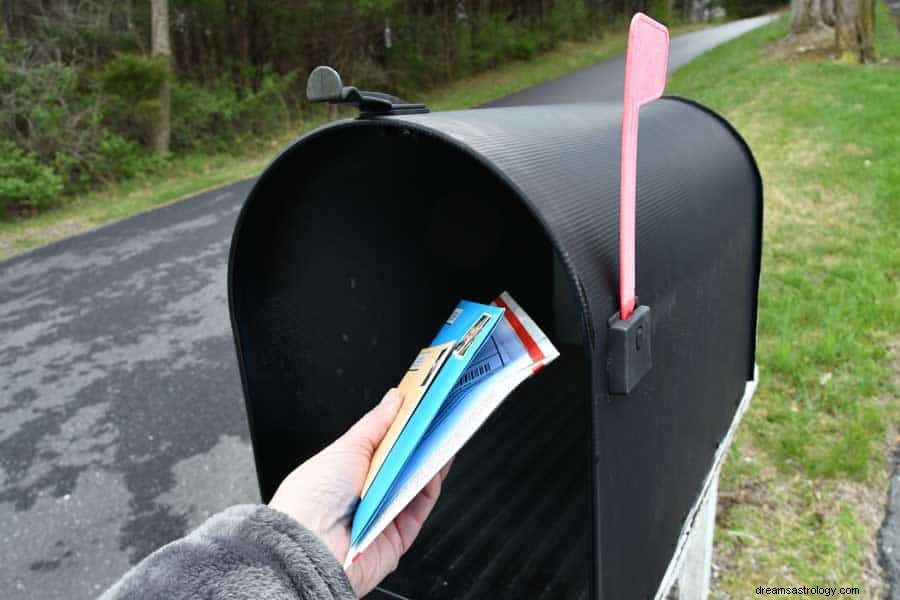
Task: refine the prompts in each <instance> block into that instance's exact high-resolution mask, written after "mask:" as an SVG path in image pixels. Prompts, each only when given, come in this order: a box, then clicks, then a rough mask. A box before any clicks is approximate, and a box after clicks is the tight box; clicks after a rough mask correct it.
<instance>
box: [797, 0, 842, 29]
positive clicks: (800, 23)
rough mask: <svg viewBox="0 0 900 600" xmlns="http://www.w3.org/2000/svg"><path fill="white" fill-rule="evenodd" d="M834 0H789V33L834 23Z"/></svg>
mask: <svg viewBox="0 0 900 600" xmlns="http://www.w3.org/2000/svg"><path fill="white" fill-rule="evenodd" d="M834 3H835V0H791V33H803V32H804V31H809V30H811V29H818V28H820V27H823V26H825V25H828V26H832V25H834Z"/></svg>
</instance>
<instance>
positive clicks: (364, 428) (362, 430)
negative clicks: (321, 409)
mask: <svg viewBox="0 0 900 600" xmlns="http://www.w3.org/2000/svg"><path fill="white" fill-rule="evenodd" d="M401 404H402V402H401V398H400V392H398V391H397V389H396V388H391V389H390V390H388V393H387V394H385V395H384V398H382V399H381V402H379V403H378V405H377V406H375V408H373V409H372V410H370V411H369V412H367V413H366V414H365V415H363V417H362V418H361V419H360V420H359V421H357V422H356V423H354V424H353V426H352V427H351V428H350V429H348V430H347V432H346V433H345V434H344V435H342V436H341V437H340V438H338V440H337V441H336V442H335V445H339V446H345V447H346V446H349V447H352V448H354V449H358V450H361V451H362V452H364V453H365V454H366V455H367V456H368V457H370V458H371V456H372V454H374V453H375V448H377V447H378V444H380V443H381V440H382V439H384V436H385V434H386V433H387V431H388V429H389V428H390V426H391V423H393V422H394V418H395V417H396V416H397V412H398V411H399V410H400V405H401Z"/></svg>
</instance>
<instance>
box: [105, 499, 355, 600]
mask: <svg viewBox="0 0 900 600" xmlns="http://www.w3.org/2000/svg"><path fill="white" fill-rule="evenodd" d="M125 598H128V599H145V598H173V599H174V598H177V599H182V598H184V599H187V598H216V599H219V600H243V599H250V598H254V599H255V598H273V599H290V600H318V599H320V598H321V599H323V600H351V599H355V598H356V596H355V595H354V594H353V589H352V588H351V587H350V582H349V581H348V579H347V576H346V575H345V574H344V570H343V569H342V568H341V565H340V564H339V563H338V561H337V559H335V557H334V556H332V554H331V552H330V551H329V550H328V548H326V547H325V545H324V544H323V543H322V542H321V541H319V539H318V538H316V536H315V535H313V534H312V533H310V532H309V531H308V530H307V529H305V528H304V527H303V526H302V525H300V524H299V523H297V522H296V521H295V520H294V519H292V518H291V517H289V516H287V515H285V514H283V513H281V512H278V511H276V510H273V509H271V508H269V507H267V506H262V505H243V506H233V507H231V508H229V509H227V510H225V511H223V512H221V513H219V514H217V515H215V516H213V517H211V518H210V519H209V520H207V521H206V522H205V523H204V524H203V525H201V526H200V527H199V528H197V529H196V530H194V531H193V532H191V533H190V534H188V535H187V536H186V537H183V538H181V539H180V540H176V541H174V542H172V543H170V544H167V545H166V546H163V547H162V548H160V549H159V550H157V551H156V552H154V553H153V554H151V555H150V556H148V557H147V558H145V559H144V560H143V561H141V562H140V563H139V564H137V565H135V566H134V567H132V569H131V570H130V571H128V573H126V574H125V576H124V577H122V579H120V580H119V581H118V583H116V584H115V585H113V587H111V588H110V589H109V590H107V591H106V593H104V594H103V596H101V600H121V599H125Z"/></svg>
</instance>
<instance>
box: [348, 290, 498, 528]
mask: <svg viewBox="0 0 900 600" xmlns="http://www.w3.org/2000/svg"><path fill="white" fill-rule="evenodd" d="M502 316H503V309H502V308H499V307H497V306H489V305H487V304H477V303H475V302H468V301H466V300H463V301H461V302H460V303H459V304H458V305H457V307H456V309H455V310H454V311H453V313H452V314H451V315H450V317H449V318H448V319H447V322H446V323H445V324H444V326H443V327H442V328H441V330H440V331H439V332H438V334H437V336H436V337H435V338H434V339H433V340H432V341H431V344H429V345H430V346H437V345H439V344H444V343H447V342H453V343H454V345H453V349H452V350H451V353H450V357H449V358H448V359H447V361H446V362H445V363H444V366H443V367H441V370H440V371H439V372H438V374H437V375H436V376H435V377H434V380H433V381H432V383H431V386H430V387H429V388H428V391H427V392H426V393H425V396H423V397H422V400H421V401H420V402H419V405H418V406H417V407H416V409H415V411H414V412H413V414H412V416H410V418H409V421H407V423H406V426H405V427H404V428H403V431H401V432H400V435H399V436H398V437H397V440H396V441H395V442H394V445H393V447H392V448H391V449H390V451H389V452H388V454H387V457H386V458H385V460H384V463H383V464H382V465H381V468H380V469H379V470H378V474H377V475H376V476H375V478H374V479H373V480H372V483H371V485H370V486H369V488H368V490H366V493H365V495H364V496H363V497H362V499H361V500H360V502H359V505H358V506H357V508H356V514H355V515H354V516H353V526H352V528H351V532H350V543H351V545H352V544H355V543H357V542H358V541H359V540H361V539H362V537H363V536H364V535H365V534H366V532H367V530H368V528H369V527H370V526H371V525H372V523H373V522H374V521H375V519H376V518H377V517H378V515H379V513H380V511H381V510H382V509H383V508H384V507H385V506H386V505H387V504H388V503H389V502H390V500H391V498H392V496H393V493H394V492H395V490H396V489H397V486H396V483H397V480H398V478H400V477H401V474H402V473H403V471H404V468H405V467H406V466H407V464H408V462H409V460H410V457H412V455H413V453H414V452H415V450H416V448H417V447H418V446H419V443H420V442H421V440H422V438H423V437H424V435H425V433H426V431H428V428H429V427H430V426H431V424H432V422H433V421H434V419H435V417H436V416H437V415H438V413H439V412H440V411H441V408H442V407H443V406H444V402H445V401H446V400H447V397H448V396H449V395H450V391H451V390H452V389H453V386H454V385H456V383H457V381H458V380H459V378H460V376H462V374H463V372H464V371H465V370H466V367H468V366H469V364H470V363H471V362H472V359H473V358H475V355H476V354H478V351H479V350H480V349H481V346H482V345H483V344H484V342H485V341H487V339H488V338H489V337H490V335H491V333H492V332H493V331H494V327H495V326H496V325H497V323H498V322H499V321H500V319H501V317H502Z"/></svg>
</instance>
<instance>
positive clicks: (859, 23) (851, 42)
mask: <svg viewBox="0 0 900 600" xmlns="http://www.w3.org/2000/svg"><path fill="white" fill-rule="evenodd" d="M834 16H835V24H834V43H835V46H836V47H837V51H838V52H839V53H840V54H841V58H842V59H843V60H847V61H851V62H859V63H865V62H871V61H873V60H875V40H874V37H875V0H835V15H834Z"/></svg>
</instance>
